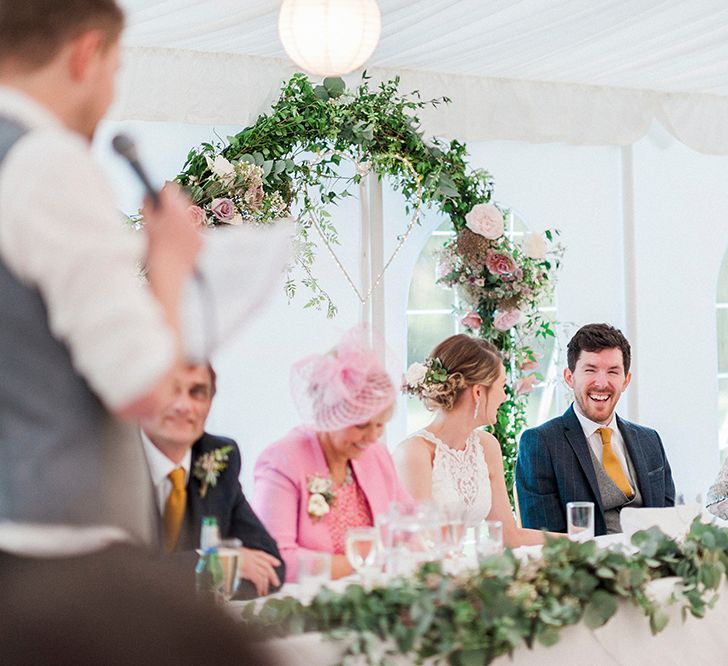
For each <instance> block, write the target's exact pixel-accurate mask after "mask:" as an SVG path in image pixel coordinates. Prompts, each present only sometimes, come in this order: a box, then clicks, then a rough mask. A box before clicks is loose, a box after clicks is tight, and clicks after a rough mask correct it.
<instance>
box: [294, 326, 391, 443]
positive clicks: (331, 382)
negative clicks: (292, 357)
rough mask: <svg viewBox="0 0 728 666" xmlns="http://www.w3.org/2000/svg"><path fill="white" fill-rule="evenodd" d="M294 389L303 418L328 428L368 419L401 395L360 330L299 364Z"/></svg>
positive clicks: (315, 426) (342, 426)
mask: <svg viewBox="0 0 728 666" xmlns="http://www.w3.org/2000/svg"><path fill="white" fill-rule="evenodd" d="M291 393H292V395H293V400H294V401H295V403H296V406H297V407H298V411H299V413H300V414H301V417H302V418H303V419H304V421H305V422H306V423H307V424H310V425H313V427H314V428H316V430H318V431H323V432H330V431H333V430H341V429H342V428H347V427H349V426H351V425H356V424H359V423H366V422H367V421H368V420H369V419H370V418H371V417H372V416H375V415H376V414H378V413H379V412H381V411H382V410H384V409H386V408H387V407H388V406H389V405H391V404H392V403H393V402H394V400H395V398H396V395H397V394H396V390H395V388H394V384H393V383H392V380H391V379H390V378H389V375H388V374H387V371H386V370H385V369H384V366H383V365H382V362H381V361H380V360H379V359H378V358H377V355H376V354H375V353H374V352H373V351H372V350H371V348H370V347H369V346H368V344H367V343H366V341H365V336H364V333H363V331H362V330H361V329H355V330H354V331H352V332H350V333H348V334H347V335H345V336H344V339H343V340H342V341H341V342H340V343H339V344H338V345H337V346H336V347H335V348H334V349H332V350H331V351H330V352H328V353H326V354H313V355H312V356H307V357H306V358H304V359H302V360H300V361H298V362H297V363H295V364H294V366H293V367H292V368H291Z"/></svg>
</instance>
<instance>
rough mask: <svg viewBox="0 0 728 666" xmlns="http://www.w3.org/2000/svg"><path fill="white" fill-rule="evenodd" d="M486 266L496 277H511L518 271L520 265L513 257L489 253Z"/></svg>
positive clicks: (500, 253) (499, 253)
mask: <svg viewBox="0 0 728 666" xmlns="http://www.w3.org/2000/svg"><path fill="white" fill-rule="evenodd" d="M485 266H486V268H487V269H488V270H489V271H490V272H491V273H493V274H494V275H510V274H513V273H515V272H516V271H517V270H518V265H517V264H516V262H515V261H514V260H513V257H511V256H510V255H508V254H503V253H502V252H488V256H487V257H486V258H485Z"/></svg>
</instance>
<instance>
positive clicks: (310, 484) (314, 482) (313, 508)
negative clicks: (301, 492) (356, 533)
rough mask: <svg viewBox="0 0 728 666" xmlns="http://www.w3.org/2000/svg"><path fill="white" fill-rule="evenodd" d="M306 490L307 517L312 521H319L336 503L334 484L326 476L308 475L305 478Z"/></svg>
mask: <svg viewBox="0 0 728 666" xmlns="http://www.w3.org/2000/svg"><path fill="white" fill-rule="evenodd" d="M306 488H307V489H308V492H309V498H308V515H309V516H311V518H312V519H313V520H320V519H321V518H323V517H324V516H325V515H326V514H327V513H329V511H331V507H332V506H333V505H334V502H335V501H336V493H335V492H334V482H333V481H332V479H331V478H330V477H328V476H321V475H320V474H309V476H308V477H306Z"/></svg>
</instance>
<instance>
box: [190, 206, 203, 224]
mask: <svg viewBox="0 0 728 666" xmlns="http://www.w3.org/2000/svg"><path fill="white" fill-rule="evenodd" d="M187 215H188V216H189V218H190V222H192V225H193V226H195V227H197V228H198V229H201V228H203V227H205V226H207V216H206V215H205V211H204V210H202V208H200V207H199V206H189V207H188V208H187Z"/></svg>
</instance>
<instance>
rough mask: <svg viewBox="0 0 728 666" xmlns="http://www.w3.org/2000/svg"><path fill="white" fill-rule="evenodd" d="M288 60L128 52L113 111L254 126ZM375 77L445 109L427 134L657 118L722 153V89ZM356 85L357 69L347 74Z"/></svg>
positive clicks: (492, 136) (619, 129)
mask: <svg viewBox="0 0 728 666" xmlns="http://www.w3.org/2000/svg"><path fill="white" fill-rule="evenodd" d="M295 71H296V70H295V68H294V66H293V65H291V64H289V63H287V62H286V61H283V60H279V59H274V58H260V57H255V56H244V55H231V54H223V53H204V52H197V51H189V50H178V49H163V48H143V47H137V48H128V49H127V50H126V51H125V57H124V67H123V71H122V76H121V81H120V87H119V95H118V99H117V103H116V104H115V107H114V110H113V113H112V117H114V118H116V119H135V120H155V121H166V122H182V123H192V124H204V125H240V126H245V125H249V124H252V123H253V122H254V121H255V119H256V118H257V116H258V115H259V114H260V113H263V112H265V111H266V110H267V108H268V107H269V105H270V103H271V102H272V101H273V100H274V99H275V98H276V96H277V94H278V91H279V89H280V85H281V84H282V82H283V81H285V80H286V79H287V78H289V77H290V76H291V75H292V74H293V73H294V72H295ZM369 71H370V74H372V75H373V77H374V81H375V82H376V81H377V80H381V79H385V78H390V77H392V76H395V75H400V76H401V79H402V84H401V90H402V91H410V90H419V91H420V93H421V95H422V97H423V99H428V98H431V97H440V96H443V95H445V96H447V97H450V98H451V99H452V103H451V104H450V105H447V106H446V107H442V106H441V107H438V108H436V109H425V110H423V111H422V112H421V113H420V114H419V116H420V119H421V120H422V122H423V127H424V129H425V130H426V132H427V133H428V134H430V135H438V136H447V137H450V136H452V137H458V138H460V139H462V140H465V141H485V140H498V139H512V140H520V141H527V142H530V143H543V142H559V141H561V142H566V143H571V144H579V145H581V144H591V145H598V144H602V145H603V144H614V145H627V144H630V143H634V142H635V141H637V140H638V139H640V138H641V137H642V136H644V135H645V134H646V132H647V130H648V129H649V127H650V124H651V123H652V122H653V121H654V120H658V121H659V122H661V123H662V124H663V125H664V126H665V128H666V129H667V130H668V131H669V132H670V133H671V134H672V135H673V136H674V137H675V138H677V139H678V140H680V141H682V142H683V143H685V144H686V145H688V146H690V147H691V148H693V149H695V150H698V151H701V152H704V153H714V154H726V153H728V97H722V96H720V95H710V94H696V93H661V92H655V91H646V90H631V89H628V88H614V87H608V86H588V85H578V84H568V83H549V82H532V81H517V80H508V79H495V78H482V77H474V76H464V75H460V76H455V75H452V74H442V73H435V72H420V71H415V70H394V69H391V70H390V69H384V68H372V69H370V70H369ZM348 80H349V82H350V83H351V84H356V82H357V80H358V76H357V75H352V76H350V77H348Z"/></svg>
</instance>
